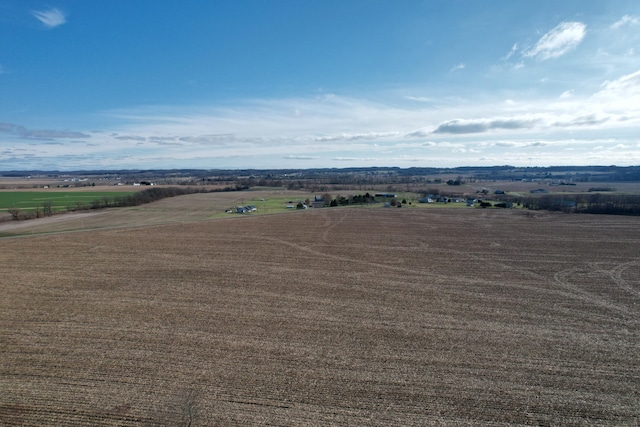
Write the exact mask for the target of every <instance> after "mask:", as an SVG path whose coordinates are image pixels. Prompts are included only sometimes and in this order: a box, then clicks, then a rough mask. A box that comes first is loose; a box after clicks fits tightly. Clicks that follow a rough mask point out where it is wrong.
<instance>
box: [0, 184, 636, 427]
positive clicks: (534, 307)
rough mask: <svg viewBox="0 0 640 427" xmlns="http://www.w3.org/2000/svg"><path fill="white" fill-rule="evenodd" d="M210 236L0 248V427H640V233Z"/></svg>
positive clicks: (514, 222) (204, 227)
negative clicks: (309, 426) (0, 295)
mask: <svg viewBox="0 0 640 427" xmlns="http://www.w3.org/2000/svg"><path fill="white" fill-rule="evenodd" d="M231 196H232V195H231V194H228V195H225V197H229V199H225V200H224V201H223V202H221V204H220V206H219V207H221V206H228V205H230V204H231V203H232V202H233V200H232V199H231ZM209 197H210V196H208V195H194V196H185V198H184V199H183V198H174V199H173V200H171V201H170V203H171V204H165V205H155V206H156V209H157V207H158V206H163V207H166V209H168V210H169V211H171V209H172V207H175V209H176V212H177V213H179V211H177V209H179V202H180V200H182V202H183V206H184V201H185V200H193V201H194V203H195V202H197V203H200V204H201V205H200V206H202V209H203V211H202V212H205V211H204V208H205V207H206V208H207V209H210V208H211V206H212V202H211V199H210V198H209ZM234 197H237V196H234ZM167 203H169V201H167ZM163 209H164V208H163ZM183 209H184V208H183ZM114 212H116V211H114ZM199 212H200V211H199ZM160 214H161V215H165V213H164V212H163V211H162V210H160V211H159V215H160ZM169 214H170V215H174V214H173V213H171V212H170V213H169ZM108 215H110V213H105V214H104V216H105V217H107V216H108ZM184 215H186V216H188V213H184ZM198 215H200V216H196V215H194V216H192V217H190V218H193V222H189V223H171V224H160V225H153V226H140V227H136V228H114V229H103V230H94V231H85V232H75V233H60V234H51V235H42V236H22V237H10V238H4V239H0V242H1V243H2V244H1V245H0V260H1V262H2V276H1V277H0V293H1V294H2V298H0V357H1V358H2V363H1V364H0V390H2V392H1V393H0V424H1V425H7V426H44V425H48V426H60V425H64V426H85V425H96V426H115V425H117V426H161V425H166V426H169V425H172V426H173V425H192V426H214V425H220V426H236V425H242V426H253V425H280V426H302V425H340V426H353V425H368V426H390V425H402V426H404V425H447V426H478V425H490V426H522V425H525V426H539V425H562V426H585V425H586V426H589V425H593V426H596V425H597V426H602V425H609V426H620V425H623V426H635V425H638V424H639V423H640V367H639V364H638V354H640V253H639V252H638V247H640V218H639V217H616V216H593V215H566V214H549V213H545V212H535V213H533V212H526V211H522V210H481V209H469V210H467V209H384V208H380V209H367V208H334V209H330V208H324V209H316V210H313V209H309V210H305V211H297V212H291V213H290V214H278V215H249V216H244V215H229V216H227V217H226V219H221V220H207V221H205V220H200V221H196V220H195V219H196V218H200V217H202V216H203V215H204V213H198ZM105 221H106V222H108V221H107V220H105Z"/></svg>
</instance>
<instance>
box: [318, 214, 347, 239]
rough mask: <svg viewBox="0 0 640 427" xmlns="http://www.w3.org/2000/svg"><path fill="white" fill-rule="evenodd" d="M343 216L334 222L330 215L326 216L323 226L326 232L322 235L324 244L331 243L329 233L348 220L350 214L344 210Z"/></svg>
mask: <svg viewBox="0 0 640 427" xmlns="http://www.w3.org/2000/svg"><path fill="white" fill-rule="evenodd" d="M341 214H342V215H340V217H339V218H338V220H337V221H332V220H331V218H330V217H329V215H327V214H324V215H323V216H324V220H325V222H324V224H323V225H322V226H323V228H324V232H323V233H322V241H323V242H327V243H328V242H329V232H331V230H333V229H334V228H335V227H336V226H337V225H338V224H340V223H342V222H343V221H344V220H345V219H346V218H348V216H349V215H348V212H347V210H346V209H344V210H343V212H341Z"/></svg>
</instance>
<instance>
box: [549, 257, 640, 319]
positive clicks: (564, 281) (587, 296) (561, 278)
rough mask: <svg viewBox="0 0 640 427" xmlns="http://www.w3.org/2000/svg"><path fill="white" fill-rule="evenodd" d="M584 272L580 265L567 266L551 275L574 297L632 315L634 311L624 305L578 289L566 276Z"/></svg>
mask: <svg viewBox="0 0 640 427" xmlns="http://www.w3.org/2000/svg"><path fill="white" fill-rule="evenodd" d="M578 273H584V269H582V268H580V267H573V268H567V269H565V270H561V271H558V272H557V273H555V274H554V275H553V280H554V281H555V283H556V284H557V285H558V286H560V287H561V288H563V289H565V290H567V291H568V292H569V293H571V294H573V295H574V296H575V298H577V299H579V300H582V301H584V302H587V303H591V304H593V305H596V306H598V307H601V308H606V309H609V310H612V311H617V312H619V313H623V314H626V315H629V316H632V315H633V314H634V313H633V312H632V311H631V310H629V309H628V308H626V307H621V306H619V305H617V304H615V303H613V302H611V301H608V300H607V299H606V298H604V297H598V296H596V295H594V294H592V293H591V292H588V291H585V290H583V289H580V287H578V286H576V285H572V284H571V283H570V282H569V280H568V278H569V276H571V275H574V274H578Z"/></svg>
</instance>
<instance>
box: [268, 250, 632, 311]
mask: <svg viewBox="0 0 640 427" xmlns="http://www.w3.org/2000/svg"><path fill="white" fill-rule="evenodd" d="M263 239H264V240H269V241H272V242H274V243H277V244H281V245H285V246H289V247H291V248H294V249H296V250H298V251H301V252H307V253H310V254H313V255H316V256H318V257H322V258H325V259H333V260H337V261H342V262H345V261H346V262H351V263H354V264H360V265H365V266H368V267H376V268H383V269H386V270H391V271H397V272H399V273H403V274H405V275H407V276H415V277H419V278H421V279H424V278H425V277H427V276H429V277H432V278H436V279H441V280H445V281H446V280H451V279H452V278H454V279H456V277H454V276H451V275H449V274H442V273H435V272H432V271H430V272H427V271H418V270H414V269H411V268H407V267H401V266H395V265H389V264H383V263H378V262H373V261H366V260H363V259H357V258H350V257H345V256H340V255H333V254H329V253H325V252H322V251H318V250H315V249H312V248H309V247H307V246H305V245H300V244H297V243H293V242H288V241H286V240H282V239H278V238H275V237H264V238H263ZM452 252H457V251H452ZM478 258H480V257H478ZM516 270H517V269H516ZM517 271H520V270H517ZM577 271H580V269H579V268H571V269H567V270H563V271H559V272H557V273H555V275H554V280H555V282H556V283H557V284H559V285H560V287H561V288H562V290H561V289H543V288H539V287H535V286H531V285H523V284H518V283H504V284H501V283H499V282H495V281H491V280H486V279H478V278H473V277H457V279H463V280H464V281H465V282H467V283H473V284H478V285H484V284H487V285H492V286H495V285H502V286H505V287H510V288H518V289H523V290H528V291H534V292H542V293H545V294H551V295H557V296H561V297H564V298H568V299H574V300H579V301H582V302H585V303H588V304H591V305H595V306H597V307H600V308H604V309H607V310H611V311H614V312H617V313H619V314H621V315H623V316H625V317H635V316H636V315H637V313H636V312H635V311H633V310H630V309H628V308H626V307H621V306H618V305H616V304H614V303H611V302H609V301H607V300H606V299H603V298H598V297H596V296H594V295H593V294H591V293H589V292H587V291H584V290H582V289H580V288H578V287H576V286H574V285H572V284H570V283H569V282H567V281H566V280H564V278H565V277H566V276H567V275H569V274H571V273H574V272H577ZM528 273H530V274H531V275H534V276H536V277H539V278H540V279H542V280H544V281H547V280H548V278H546V277H543V276H540V275H537V274H536V273H532V272H528ZM456 292H460V293H465V292H464V291H460V290H457V291H456ZM471 294H473V293H471Z"/></svg>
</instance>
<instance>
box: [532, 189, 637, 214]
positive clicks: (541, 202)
mask: <svg viewBox="0 0 640 427" xmlns="http://www.w3.org/2000/svg"><path fill="white" fill-rule="evenodd" d="M522 205H523V207H524V208H526V209H531V210H548V211H560V212H567V213H589V214H608V215H640V195H632V194H601V193H593V194H572V195H559V194H558V195H556V194H548V195H544V196H539V197H526V198H524V199H522Z"/></svg>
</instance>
